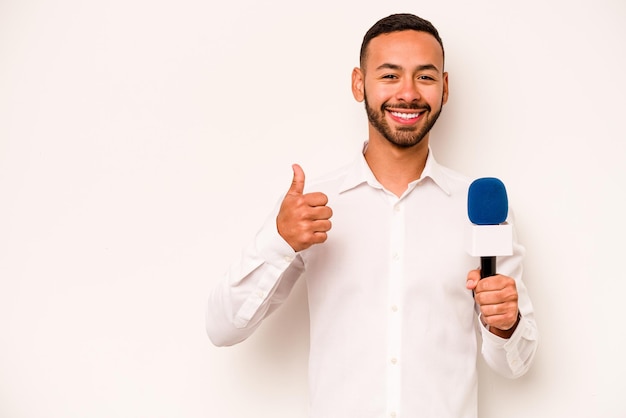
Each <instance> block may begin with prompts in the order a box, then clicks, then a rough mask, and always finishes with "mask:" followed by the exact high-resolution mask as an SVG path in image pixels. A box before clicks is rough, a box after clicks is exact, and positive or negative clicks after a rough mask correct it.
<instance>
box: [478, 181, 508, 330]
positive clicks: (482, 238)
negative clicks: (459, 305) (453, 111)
mask: <svg viewBox="0 0 626 418" xmlns="http://www.w3.org/2000/svg"><path fill="white" fill-rule="evenodd" d="M467 208H468V210H467V212H468V216H469V218H470V221H471V223H472V224H471V225H470V227H469V231H468V234H467V238H468V239H467V251H468V253H469V254H470V255H472V256H479V257H480V260H481V268H480V270H472V271H470V272H469V274H468V275H467V288H468V289H470V290H473V291H474V298H475V300H476V303H478V305H479V306H480V311H481V314H482V320H483V323H484V324H485V325H488V326H489V329H490V331H491V332H492V333H494V334H496V335H499V336H501V337H504V338H508V337H510V336H511V334H512V333H513V331H514V330H515V327H516V325H517V321H518V319H519V313H518V305H517V299H518V294H517V287H516V285H515V280H514V279H513V278H511V277H508V276H503V275H500V274H497V272H496V256H503V255H511V254H512V253H513V230H512V227H511V225H509V224H507V223H506V222H505V221H506V218H507V216H508V198H507V195H506V189H505V187H504V184H503V183H502V182H501V181H500V180H498V179H496V178H492V177H485V178H480V179H477V180H475V181H474V182H473V183H472V184H471V185H470V188H469V191H468V197H467Z"/></svg>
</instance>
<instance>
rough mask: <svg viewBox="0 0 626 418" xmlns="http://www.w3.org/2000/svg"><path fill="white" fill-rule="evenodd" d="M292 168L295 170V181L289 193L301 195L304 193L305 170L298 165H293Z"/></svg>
mask: <svg viewBox="0 0 626 418" xmlns="http://www.w3.org/2000/svg"><path fill="white" fill-rule="evenodd" d="M291 168H292V169H293V180H292V181H291V187H289V192H288V193H289V194H298V195H301V194H302V193H303V192H304V170H302V167H300V166H299V165H298V164H293V165H292V166H291Z"/></svg>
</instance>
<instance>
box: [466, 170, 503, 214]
mask: <svg viewBox="0 0 626 418" xmlns="http://www.w3.org/2000/svg"><path fill="white" fill-rule="evenodd" d="M508 212H509V200H508V198H507V196H506V188H505V187H504V183H502V182H501V181H500V180H499V179H497V178H494V177H483V178H480V179H476V180H474V181H473V182H472V184H470V187H469V191H468V194H467V214H468V216H469V218H470V221H471V222H472V223H473V224H476V225H499V224H501V223H502V222H504V221H506V217H507V215H508Z"/></svg>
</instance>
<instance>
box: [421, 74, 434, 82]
mask: <svg viewBox="0 0 626 418" xmlns="http://www.w3.org/2000/svg"><path fill="white" fill-rule="evenodd" d="M417 79H418V80H426V81H435V79H434V78H433V77H431V76H429V75H424V74H422V75H419V76H417Z"/></svg>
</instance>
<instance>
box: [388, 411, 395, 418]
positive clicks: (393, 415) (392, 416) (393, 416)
mask: <svg viewBox="0 0 626 418" xmlns="http://www.w3.org/2000/svg"><path fill="white" fill-rule="evenodd" d="M396 416H397V414H396V413H395V412H392V413H391V414H389V418H396Z"/></svg>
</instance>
